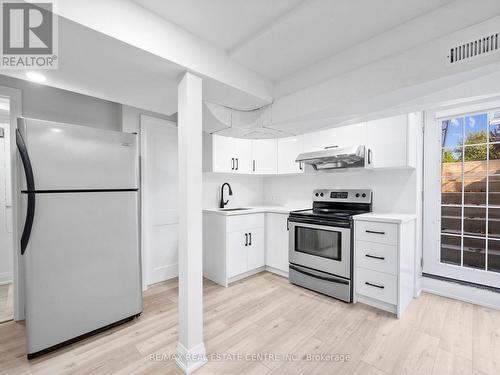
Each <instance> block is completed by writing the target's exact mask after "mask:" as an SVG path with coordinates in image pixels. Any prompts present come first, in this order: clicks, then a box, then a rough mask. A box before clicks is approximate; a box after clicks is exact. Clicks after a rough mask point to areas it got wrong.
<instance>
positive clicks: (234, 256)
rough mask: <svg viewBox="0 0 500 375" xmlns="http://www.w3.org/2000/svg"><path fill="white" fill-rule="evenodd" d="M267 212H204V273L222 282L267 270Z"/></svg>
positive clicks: (211, 278)
mask: <svg viewBox="0 0 500 375" xmlns="http://www.w3.org/2000/svg"><path fill="white" fill-rule="evenodd" d="M264 266H265V239H264V213H250V214H245V215H227V216H226V215H219V214H214V213H208V212H204V213H203V276H204V277H206V278H207V279H209V280H212V281H214V282H216V283H218V284H220V285H223V286H228V284H229V283H230V282H232V281H235V280H238V279H240V278H243V277H246V276H248V275H251V274H252V273H256V272H260V271H262V270H264Z"/></svg>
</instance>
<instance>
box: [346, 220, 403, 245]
mask: <svg viewBox="0 0 500 375" xmlns="http://www.w3.org/2000/svg"><path fill="white" fill-rule="evenodd" d="M354 228H355V229H354V230H355V232H354V233H355V240H361V241H370V242H378V243H386V244H391V245H397V244H398V225H397V224H392V223H381V222H377V221H356V222H355V224H354Z"/></svg>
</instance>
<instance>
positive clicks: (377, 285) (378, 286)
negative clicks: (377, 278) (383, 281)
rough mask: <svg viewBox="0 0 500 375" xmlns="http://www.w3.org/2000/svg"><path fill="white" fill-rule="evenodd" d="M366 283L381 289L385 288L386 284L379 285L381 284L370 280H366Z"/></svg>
mask: <svg viewBox="0 0 500 375" xmlns="http://www.w3.org/2000/svg"><path fill="white" fill-rule="evenodd" d="M365 284H366V285H369V286H373V287H374V288H379V289H384V288H385V286H383V285H379V284H372V283H370V282H368V281H366V282H365Z"/></svg>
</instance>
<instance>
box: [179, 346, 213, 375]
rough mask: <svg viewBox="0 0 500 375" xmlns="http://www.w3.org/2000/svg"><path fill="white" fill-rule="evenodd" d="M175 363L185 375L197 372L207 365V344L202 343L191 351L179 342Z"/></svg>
mask: <svg viewBox="0 0 500 375" xmlns="http://www.w3.org/2000/svg"><path fill="white" fill-rule="evenodd" d="M175 362H176V363H177V366H179V368H180V369H181V370H182V371H183V372H184V373H185V374H187V375H189V374H192V373H193V372H194V371H195V370H197V369H199V368H200V367H201V366H203V365H204V364H205V363H207V356H206V354H205V344H204V343H200V344H198V345H196V346H194V347H192V348H191V349H187V348H186V347H185V346H184V345H182V344H181V343H180V342H178V343H177V356H176V358H175Z"/></svg>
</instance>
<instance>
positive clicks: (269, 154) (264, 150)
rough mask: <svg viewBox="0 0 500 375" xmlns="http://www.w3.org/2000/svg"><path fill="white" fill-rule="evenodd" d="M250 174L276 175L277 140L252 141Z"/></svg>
mask: <svg viewBox="0 0 500 375" xmlns="http://www.w3.org/2000/svg"><path fill="white" fill-rule="evenodd" d="M252 172H253V173H254V174H276V173H278V140H276V139H254V140H252Z"/></svg>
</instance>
